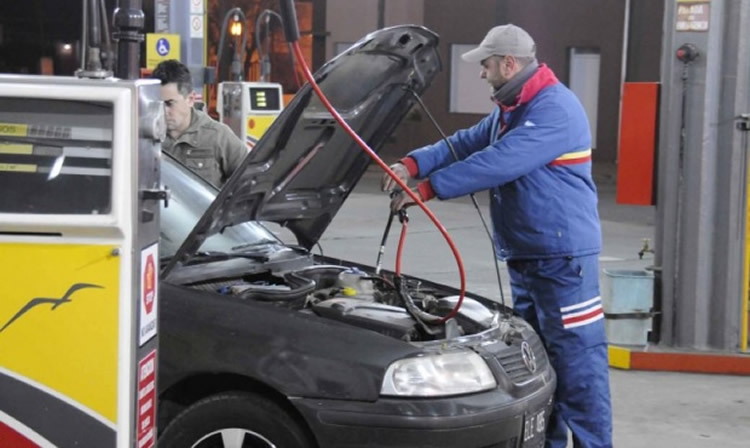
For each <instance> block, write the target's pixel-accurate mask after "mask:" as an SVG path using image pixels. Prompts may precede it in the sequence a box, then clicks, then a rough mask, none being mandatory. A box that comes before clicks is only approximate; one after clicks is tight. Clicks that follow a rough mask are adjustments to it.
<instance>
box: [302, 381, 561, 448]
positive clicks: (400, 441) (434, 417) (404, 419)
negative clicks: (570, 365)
mask: <svg viewBox="0 0 750 448" xmlns="http://www.w3.org/2000/svg"><path fill="white" fill-rule="evenodd" d="M555 385H556V381H555V376H554V375H552V376H551V380H550V381H548V382H547V383H546V384H544V385H543V386H542V387H541V388H539V389H538V390H536V391H535V392H534V393H532V394H530V395H527V396H524V397H523V398H514V397H512V396H510V395H508V394H507V393H506V392H505V391H504V390H502V389H501V388H496V389H494V390H492V391H489V392H484V393H479V394H473V395H466V396H460V397H449V398H434V399H424V398H410V399H396V398H381V399H379V400H378V401H375V402H355V401H342V400H322V399H308V398H298V399H293V400H292V403H293V404H294V405H295V406H296V407H297V409H298V410H299V411H300V412H301V413H302V415H303V416H304V418H305V420H306V421H307V423H308V424H309V425H310V428H311V430H312V432H313V433H314V434H315V437H316V439H317V441H318V446H320V447H326V448H339V447H388V448H399V447H404V448H406V447H410V448H414V447H451V448H455V447H458V446H460V447H462V448H505V447H513V448H516V447H524V448H529V447H534V448H535V447H537V446H539V447H541V446H543V441H544V434H543V433H544V426H546V421H544V422H543V423H544V424H542V425H541V426H542V428H541V431H539V430H537V428H533V429H532V428H527V429H526V437H524V422H525V421H528V420H530V419H532V417H536V416H537V415H539V413H540V411H544V414H543V418H544V419H549V414H550V412H551V410H552V396H553V394H554V390H555ZM535 423H536V422H535ZM530 429H531V430H530ZM529 438H531V439H530V440H527V443H525V444H524V443H523V442H524V439H529Z"/></svg>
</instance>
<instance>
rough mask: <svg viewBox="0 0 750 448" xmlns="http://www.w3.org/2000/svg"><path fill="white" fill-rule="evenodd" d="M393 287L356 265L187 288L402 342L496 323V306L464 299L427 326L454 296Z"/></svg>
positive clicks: (408, 284) (412, 283)
mask: <svg viewBox="0 0 750 448" xmlns="http://www.w3.org/2000/svg"><path fill="white" fill-rule="evenodd" d="M396 283H397V281H396V279H394V278H393V277H392V276H389V275H387V274H386V275H382V274H381V275H374V274H371V273H369V272H365V271H364V270H362V269H360V268H358V267H350V266H340V265H313V266H309V267H306V268H302V269H298V270H295V271H292V272H283V273H276V272H270V271H267V272H262V273H254V274H247V275H245V276H242V277H236V278H226V279H220V280H212V281H204V282H199V283H193V284H190V285H186V286H188V287H190V288H194V289H199V290H203V291H207V292H208V291H210V292H214V293H218V294H222V295H228V296H233V297H237V298H240V299H243V300H253V301H260V302H266V303H269V304H273V305H274V306H280V307H286V308H288V309H290V310H294V311H299V312H302V313H308V314H313V315H316V316H319V317H321V318H325V319H331V320H335V321H339V322H343V323H347V324H350V325H354V326H357V327H361V328H365V329H368V330H372V331H376V332H379V333H381V334H384V335H387V336H390V337H393V338H396V339H400V340H403V341H432V340H441V339H446V338H454V337H460V336H467V335H472V334H476V333H480V332H483V331H485V330H488V329H490V328H492V327H493V326H496V325H498V320H499V318H500V315H501V314H502V313H501V311H499V308H498V309H495V310H492V309H490V308H489V307H488V306H485V305H484V304H482V303H481V302H479V301H478V300H475V299H472V298H468V297H465V298H464V302H463V304H462V306H461V308H460V310H459V312H458V314H457V315H456V317H455V319H451V320H449V321H447V322H446V323H437V321H433V322H430V321H429V317H436V316H443V315H447V314H448V313H449V312H450V311H451V310H452V309H453V308H454V307H455V306H456V303H457V301H458V296H457V295H455V294H452V293H451V292H449V291H441V290H439V289H436V288H434V287H432V286H427V285H424V284H423V283H422V282H421V281H419V280H415V279H404V280H403V281H402V283H401V284H400V287H401V288H400V289H399V288H398V287H397V286H396ZM425 316H427V317H428V319H425ZM512 320H513V321H515V320H517V319H512ZM508 321H509V322H510V321H511V319H508Z"/></svg>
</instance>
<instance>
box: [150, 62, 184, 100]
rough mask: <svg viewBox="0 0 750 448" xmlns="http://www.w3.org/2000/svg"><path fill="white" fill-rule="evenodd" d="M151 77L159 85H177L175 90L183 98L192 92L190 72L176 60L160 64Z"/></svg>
mask: <svg viewBox="0 0 750 448" xmlns="http://www.w3.org/2000/svg"><path fill="white" fill-rule="evenodd" d="M151 77H152V78H156V79H158V80H160V81H161V85H165V84H169V83H171V82H173V83H175V84H177V90H178V91H179V92H180V94H182V95H183V96H188V95H189V94H190V92H192V91H193V79H192V78H191V77H190V70H188V68H187V67H186V66H185V64H183V63H181V62H180V61H178V60H177V59H170V60H168V61H162V62H160V63H159V65H157V66H156V68H155V69H154V72H153V73H152V74H151Z"/></svg>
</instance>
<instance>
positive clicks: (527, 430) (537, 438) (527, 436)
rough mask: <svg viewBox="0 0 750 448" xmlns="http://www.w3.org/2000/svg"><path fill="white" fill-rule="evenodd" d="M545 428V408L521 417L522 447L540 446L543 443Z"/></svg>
mask: <svg viewBox="0 0 750 448" xmlns="http://www.w3.org/2000/svg"><path fill="white" fill-rule="evenodd" d="M546 430H547V409H542V410H540V411H536V412H533V413H531V414H526V416H525V417H524V419H523V444H522V445H521V446H523V447H524V448H534V447H541V446H543V444H544V433H545V432H546Z"/></svg>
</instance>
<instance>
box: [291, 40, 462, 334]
mask: <svg viewBox="0 0 750 448" xmlns="http://www.w3.org/2000/svg"><path fill="white" fill-rule="evenodd" d="M292 48H293V49H294V54H295V55H296V57H297V60H298V61H299V63H300V65H301V66H302V69H303V71H304V74H305V78H306V79H307V82H309V83H310V86H311V87H312V88H313V90H314V91H315V93H316V94H317V95H318V98H320V101H321V102H322V103H323V105H324V106H325V107H326V109H328V111H329V112H330V113H331V115H333V117H334V118H335V119H336V121H337V122H338V123H339V124H340V125H341V127H342V128H344V130H345V131H346V133H347V134H349V136H350V137H351V138H352V139H354V141H355V142H357V144H358V145H359V146H360V147H361V148H362V150H364V151H365V152H366V153H367V154H368V155H369V156H370V158H372V160H374V161H375V163H377V164H378V166H380V168H382V169H383V171H385V172H386V173H388V175H389V176H391V178H393V180H394V181H395V182H396V184H398V186H399V187H401V189H402V190H403V191H404V192H405V193H406V194H408V195H409V197H410V198H411V199H412V200H413V201H414V202H415V203H416V204H417V205H418V206H419V208H421V209H422V210H423V211H424V212H425V214H426V215H427V216H428V217H429V218H430V220H431V221H432V222H433V223H434V224H435V227H437V229H438V230H439V231H440V233H441V234H442V235H443V238H445V241H446V242H447V243H448V246H450V248H451V251H452V252H453V256H454V257H455V259H456V265H458V274H459V277H460V279H461V288H460V292H459V296H458V302H457V303H456V306H455V307H454V308H453V309H452V310H451V312H450V313H448V315H446V316H444V317H442V318H441V319H440V320H439V321H437V322H438V323H442V322H445V321H447V320H448V319H451V318H453V317H455V316H456V314H458V309H459V308H461V304H463V301H464V295H465V294H466V273H465V272H464V263H463V260H461V255H460V254H459V253H458V248H456V245H455V244H454V243H453V239H452V238H451V237H450V235H449V234H448V231H447V230H446V229H445V227H444V226H443V224H442V223H441V222H440V221H439V220H438V219H437V217H436V216H435V215H434V214H433V213H432V211H431V210H430V209H429V208H427V206H426V205H425V204H424V202H422V200H421V199H420V198H419V196H417V195H416V194H414V192H413V191H411V189H410V188H409V187H408V186H407V185H406V183H405V182H404V181H402V180H401V179H400V178H399V177H398V176H397V175H396V173H394V172H393V170H391V168H390V167H389V166H388V165H386V164H385V162H383V160H382V159H381V158H380V157H378V155H377V154H376V153H375V151H373V150H372V148H370V146H369V145H368V144H367V143H366V142H365V141H364V140H362V138H360V136H359V135H357V133H356V132H354V130H353V129H352V128H351V127H350V126H349V124H347V122H346V121H344V119H343V118H342V117H341V115H339V113H338V112H337V111H336V109H334V107H333V106H332V105H331V103H330V102H329V101H328V98H326V96H325V95H324V94H323V92H322V91H321V90H320V86H318V83H317V82H315V78H314V77H313V74H312V72H310V68H309V67H308V66H307V63H306V62H305V58H304V55H303V54H302V49H301V48H300V46H299V42H298V41H294V43H293V44H292ZM405 235H406V225H404V227H403V228H402V230H401V241H399V249H398V252H397V256H396V274H397V275H398V274H399V271H400V269H401V252H402V249H403V239H404V237H405Z"/></svg>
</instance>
